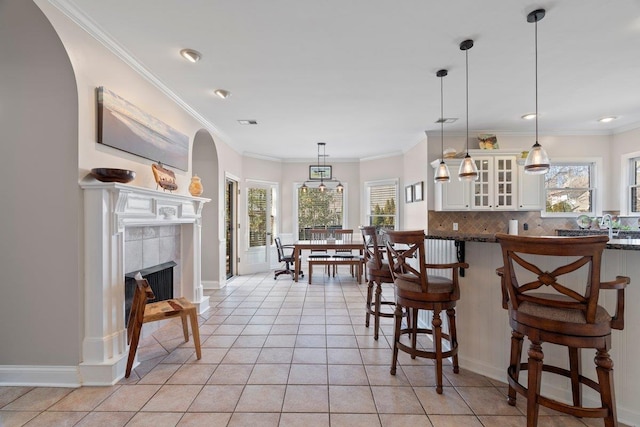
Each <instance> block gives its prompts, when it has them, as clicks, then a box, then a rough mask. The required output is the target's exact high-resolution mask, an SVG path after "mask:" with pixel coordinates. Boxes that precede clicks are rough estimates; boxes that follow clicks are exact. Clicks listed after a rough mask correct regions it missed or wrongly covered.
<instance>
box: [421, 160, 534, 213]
mask: <svg viewBox="0 0 640 427" xmlns="http://www.w3.org/2000/svg"><path fill="white" fill-rule="evenodd" d="M518 154H519V153H518ZM471 156H472V158H473V160H474V161H475V163H476V166H477V167H478V180H477V181H459V180H458V176H457V175H458V168H459V167H460V163H461V162H462V159H447V160H445V162H446V163H447V166H449V171H450V173H451V182H449V183H445V184H435V192H434V195H435V210H436V211H466V210H478V211H498V210H503V211H517V210H523V211H526V210H542V209H543V208H544V175H526V174H525V173H524V166H523V165H519V164H518V156H517V154H516V153H513V152H510V153H507V152H500V151H498V150H496V151H491V150H489V151H487V150H483V151H482V152H481V153H480V154H479V153H477V152H476V153H471ZM438 164H439V161H438V160H436V161H434V162H432V163H431V165H432V166H433V167H434V168H436V167H437V166H438Z"/></svg>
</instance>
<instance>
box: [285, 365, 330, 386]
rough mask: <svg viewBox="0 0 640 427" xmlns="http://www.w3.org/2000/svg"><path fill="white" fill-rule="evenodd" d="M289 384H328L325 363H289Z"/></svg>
mask: <svg viewBox="0 0 640 427" xmlns="http://www.w3.org/2000/svg"><path fill="white" fill-rule="evenodd" d="M288 383H289V384H317V385H323V384H328V380H327V365H305V364H294V365H291V370H290V371H289V379H288Z"/></svg>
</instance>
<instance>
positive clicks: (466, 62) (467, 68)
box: [464, 49, 469, 156]
mask: <svg viewBox="0 0 640 427" xmlns="http://www.w3.org/2000/svg"><path fill="white" fill-rule="evenodd" d="M464 57H465V64H466V70H465V72H466V77H465V80H466V81H467V156H468V155H469V49H466V50H465V51H464Z"/></svg>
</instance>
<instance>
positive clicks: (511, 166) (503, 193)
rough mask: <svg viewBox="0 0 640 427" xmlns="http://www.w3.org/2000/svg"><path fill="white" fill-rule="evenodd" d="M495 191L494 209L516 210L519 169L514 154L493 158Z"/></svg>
mask: <svg viewBox="0 0 640 427" xmlns="http://www.w3.org/2000/svg"><path fill="white" fill-rule="evenodd" d="M493 169H494V175H493V177H494V184H493V185H494V191H493V209H498V210H516V209H517V207H518V205H517V200H516V198H517V190H518V170H517V168H516V158H515V157H514V156H496V157H494V158H493Z"/></svg>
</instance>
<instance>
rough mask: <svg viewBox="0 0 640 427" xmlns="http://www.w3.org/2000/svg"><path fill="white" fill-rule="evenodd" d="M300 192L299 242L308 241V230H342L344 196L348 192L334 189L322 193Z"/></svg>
mask: <svg viewBox="0 0 640 427" xmlns="http://www.w3.org/2000/svg"><path fill="white" fill-rule="evenodd" d="M297 192H298V240H308V239H309V237H308V235H307V234H308V230H310V229H312V228H329V229H330V228H342V225H343V221H344V196H345V194H346V190H345V191H343V192H338V191H336V190H335V189H333V188H327V189H326V190H325V191H320V190H319V189H317V188H308V187H307V191H306V192H305V191H303V190H302V188H300V187H298V188H297Z"/></svg>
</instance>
